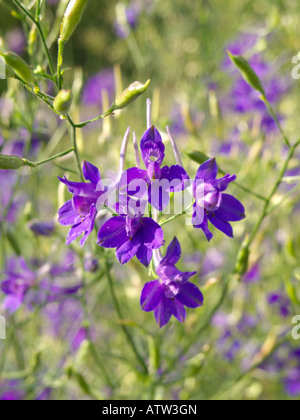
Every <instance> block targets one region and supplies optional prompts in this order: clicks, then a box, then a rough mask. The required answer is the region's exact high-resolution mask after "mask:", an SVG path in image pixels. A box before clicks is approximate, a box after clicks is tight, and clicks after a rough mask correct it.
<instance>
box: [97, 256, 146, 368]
mask: <svg viewBox="0 0 300 420" xmlns="http://www.w3.org/2000/svg"><path fill="white" fill-rule="evenodd" d="M105 268H106V276H107V279H108V284H109V289H110V293H111V296H112V300H113V304H114V308H115V310H116V312H117V314H118V317H119V319H120V320H122V319H123V315H122V311H121V308H120V305H119V302H118V299H117V296H116V293H115V289H114V283H113V280H112V277H111V274H110V266H109V264H108V263H107V262H106V263H105ZM121 328H122V331H123V333H124V335H125V336H126V339H127V342H128V344H129V346H130V347H131V349H132V351H133V352H134V354H135V356H136V358H137V360H138V362H139V364H140V366H141V368H142V369H143V372H144V373H145V374H146V375H148V368H147V365H146V363H145V361H144V359H143V358H142V356H141V355H140V354H139V352H138V350H137V348H136V345H135V343H134V341H133V338H132V337H131V334H130V333H129V331H128V329H127V328H126V327H125V325H122V324H121Z"/></svg>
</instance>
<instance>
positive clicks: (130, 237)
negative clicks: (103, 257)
mask: <svg viewBox="0 0 300 420" xmlns="http://www.w3.org/2000/svg"><path fill="white" fill-rule="evenodd" d="M98 244H99V245H100V246H102V247H104V248H116V256H117V258H118V260H119V262H120V263H121V264H122V265H123V264H126V263H128V262H129V261H130V260H131V259H132V258H133V257H135V256H136V257H137V258H138V260H139V261H140V262H141V263H142V264H143V265H145V266H146V267H148V265H149V264H150V262H151V259H152V253H153V250H155V249H159V248H160V247H161V246H163V245H164V232H163V230H162V228H161V227H160V226H159V225H158V224H157V223H156V222H155V221H154V220H153V219H151V218H150V217H143V216H142V215H141V214H140V215H137V216H134V217H131V216H125V215H121V216H115V217H112V218H111V219H110V220H108V221H107V222H106V223H104V225H103V226H102V227H101V229H100V230H99V233H98Z"/></svg>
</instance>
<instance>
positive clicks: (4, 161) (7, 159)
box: [0, 155, 25, 169]
mask: <svg viewBox="0 0 300 420" xmlns="http://www.w3.org/2000/svg"><path fill="white" fill-rule="evenodd" d="M22 166H25V162H24V161H23V159H21V158H19V157H18V156H10V155H0V169H20V168H22Z"/></svg>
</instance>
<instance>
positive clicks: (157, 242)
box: [138, 217, 165, 249]
mask: <svg viewBox="0 0 300 420" xmlns="http://www.w3.org/2000/svg"><path fill="white" fill-rule="evenodd" d="M141 224H142V226H141V227H140V229H139V231H138V236H140V240H141V243H142V244H143V245H145V246H146V247H147V248H149V249H158V248H160V247H161V246H163V245H164V243H165V242H164V231H163V229H162V228H161V227H160V226H159V224H158V223H156V222H155V221H154V220H153V219H151V218H150V217H143V218H142V219H141Z"/></svg>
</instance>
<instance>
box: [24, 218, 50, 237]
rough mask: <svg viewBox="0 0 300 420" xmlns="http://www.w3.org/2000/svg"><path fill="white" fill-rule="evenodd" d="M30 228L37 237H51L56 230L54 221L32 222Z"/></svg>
mask: <svg viewBox="0 0 300 420" xmlns="http://www.w3.org/2000/svg"><path fill="white" fill-rule="evenodd" d="M28 227H29V229H30V230H32V232H33V233H34V234H35V235H37V236H51V235H52V234H53V233H54V230H55V224H54V222H53V221H49V222H47V221H32V222H30V223H29V224H28Z"/></svg>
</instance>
